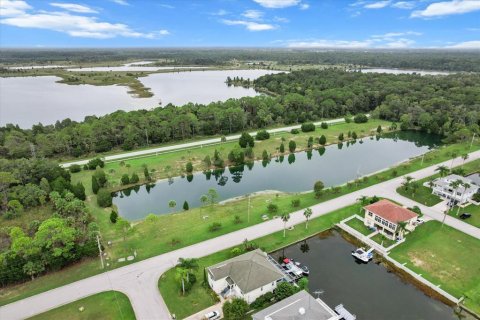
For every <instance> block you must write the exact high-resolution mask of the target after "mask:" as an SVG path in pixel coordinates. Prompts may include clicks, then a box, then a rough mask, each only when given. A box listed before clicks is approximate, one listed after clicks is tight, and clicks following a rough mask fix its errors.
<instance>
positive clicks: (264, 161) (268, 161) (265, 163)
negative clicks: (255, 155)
mask: <svg viewBox="0 0 480 320" xmlns="http://www.w3.org/2000/svg"><path fill="white" fill-rule="evenodd" d="M269 163H270V160H262V166H263V167H264V168H266V167H267V165H268V164H269Z"/></svg>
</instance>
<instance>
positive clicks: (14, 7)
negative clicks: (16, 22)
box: [0, 0, 32, 17]
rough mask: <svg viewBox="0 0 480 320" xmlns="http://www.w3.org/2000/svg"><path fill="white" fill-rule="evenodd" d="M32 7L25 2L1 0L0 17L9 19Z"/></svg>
mask: <svg viewBox="0 0 480 320" xmlns="http://www.w3.org/2000/svg"><path fill="white" fill-rule="evenodd" d="M31 8H32V7H31V6H30V5H29V4H28V3H26V2H25V1H16V0H2V1H0V16H5V17H10V16H16V15H19V14H23V13H24V12H25V11H27V10H29V9H31Z"/></svg>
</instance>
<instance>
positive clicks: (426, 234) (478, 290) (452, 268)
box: [390, 221, 480, 313]
mask: <svg viewBox="0 0 480 320" xmlns="http://www.w3.org/2000/svg"><path fill="white" fill-rule="evenodd" d="M406 238H407V240H406V241H405V242H404V243H402V244H401V245H399V246H398V247H396V248H394V249H393V250H392V251H391V253H390V257H392V258H394V259H396V260H397V261H398V262H400V263H407V264H406V267H408V268H410V269H412V270H413V271H415V272H417V273H420V274H422V276H423V277H424V278H426V279H427V280H429V281H431V282H432V283H434V284H438V285H440V286H441V288H442V289H443V290H445V291H447V292H449V293H450V294H452V295H454V296H456V297H457V298H460V297H462V296H464V297H465V301H464V303H465V305H466V306H467V307H469V308H471V309H472V310H474V311H475V312H477V313H479V312H480V263H479V262H480V240H479V239H476V238H474V237H471V236H469V235H466V234H465V233H463V232H461V231H458V230H456V229H453V228H451V227H449V226H446V225H444V226H442V224H441V223H440V222H438V221H430V222H427V223H425V224H423V225H421V226H419V227H418V228H417V229H416V230H415V231H414V232H412V233H410V234H408V235H407V236H406Z"/></svg>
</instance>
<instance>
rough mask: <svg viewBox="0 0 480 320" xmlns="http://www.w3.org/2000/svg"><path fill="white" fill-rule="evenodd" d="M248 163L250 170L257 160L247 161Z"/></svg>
mask: <svg viewBox="0 0 480 320" xmlns="http://www.w3.org/2000/svg"><path fill="white" fill-rule="evenodd" d="M246 165H247V168H248V170H249V171H252V169H253V166H254V165H255V162H253V161H248V162H247V163H246Z"/></svg>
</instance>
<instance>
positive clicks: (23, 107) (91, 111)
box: [0, 70, 275, 128]
mask: <svg viewBox="0 0 480 320" xmlns="http://www.w3.org/2000/svg"><path fill="white" fill-rule="evenodd" d="M274 72H275V71H269V70H222V71H194V72H180V73H162V74H152V75H149V76H147V77H144V78H140V81H142V82H143V83H144V84H145V86H147V87H149V88H151V89H152V92H153V93H154V96H153V97H151V98H135V97H133V96H131V95H129V94H128V90H129V88H128V87H125V86H92V85H69V84H64V83H57V82H56V81H59V80H60V78H58V77H55V76H44V77H11V78H1V77H0V92H1V94H0V126H3V125H5V124H7V123H13V124H18V125H19V126H20V127H22V128H29V127H31V126H32V125H33V124H37V123H39V122H41V123H43V124H52V123H55V121H57V120H63V119H65V118H70V119H72V120H76V121H81V120H83V119H84V118H85V116H88V115H96V116H102V115H105V114H107V113H111V112H114V111H116V110H125V111H129V110H136V109H150V108H155V107H158V106H159V102H160V101H161V102H162V104H163V105H166V104H168V103H173V104H176V105H183V104H186V103H188V102H193V103H204V104H206V103H210V102H214V101H223V100H227V99H229V98H240V97H245V96H256V95H258V93H257V92H256V91H255V90H254V89H251V88H248V89H247V88H242V87H233V86H231V87H229V86H227V85H226V84H225V80H226V79H227V77H228V76H230V77H235V76H239V77H244V78H250V79H252V80H253V79H256V78H258V77H260V76H262V75H265V74H270V73H274Z"/></svg>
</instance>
